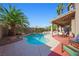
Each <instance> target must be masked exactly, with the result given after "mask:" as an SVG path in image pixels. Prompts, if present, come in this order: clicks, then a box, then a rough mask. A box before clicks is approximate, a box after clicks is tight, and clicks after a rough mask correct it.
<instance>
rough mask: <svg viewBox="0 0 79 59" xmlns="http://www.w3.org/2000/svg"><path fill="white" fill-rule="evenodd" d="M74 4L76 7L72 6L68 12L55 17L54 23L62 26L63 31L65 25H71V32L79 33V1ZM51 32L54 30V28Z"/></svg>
mask: <svg viewBox="0 0 79 59" xmlns="http://www.w3.org/2000/svg"><path fill="white" fill-rule="evenodd" d="M74 5H75V9H72V8H71V10H70V11H69V12H68V13H67V14H64V15H63V14H62V15H59V16H58V17H57V18H55V19H53V21H52V24H56V25H57V26H58V27H59V28H61V31H62V28H63V27H64V26H70V29H71V32H73V33H74V34H75V35H77V34H79V3H76V4H74ZM59 28H58V29H59ZM51 32H53V30H52V28H51Z"/></svg>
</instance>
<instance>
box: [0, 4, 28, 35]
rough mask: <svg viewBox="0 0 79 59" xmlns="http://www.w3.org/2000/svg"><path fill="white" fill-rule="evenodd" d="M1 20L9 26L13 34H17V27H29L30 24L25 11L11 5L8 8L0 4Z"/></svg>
mask: <svg viewBox="0 0 79 59" xmlns="http://www.w3.org/2000/svg"><path fill="white" fill-rule="evenodd" d="M0 22H1V23H2V24H4V26H7V27H8V29H9V30H10V32H11V33H12V35H15V31H16V27H19V26H20V27H27V26H28V25H29V22H28V20H27V17H26V16H25V15H24V13H23V12H22V11H21V10H20V9H17V8H15V6H11V5H9V6H8V8H5V7H4V6H0Z"/></svg>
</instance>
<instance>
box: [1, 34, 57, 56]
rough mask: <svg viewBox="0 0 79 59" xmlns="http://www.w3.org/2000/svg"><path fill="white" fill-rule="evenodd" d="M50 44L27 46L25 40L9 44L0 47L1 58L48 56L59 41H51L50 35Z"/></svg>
mask: <svg viewBox="0 0 79 59" xmlns="http://www.w3.org/2000/svg"><path fill="white" fill-rule="evenodd" d="M46 38H48V39H49V40H48V43H46V44H43V45H32V44H27V43H26V42H25V40H21V41H18V42H15V43H12V44H8V45H5V46H1V47H0V55H1V56H48V55H49V54H50V53H51V50H50V49H51V47H52V49H53V48H55V46H56V45H57V44H56V43H57V41H56V40H54V39H51V37H50V35H47V36H46Z"/></svg>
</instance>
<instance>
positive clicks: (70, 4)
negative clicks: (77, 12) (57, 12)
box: [67, 3, 75, 11]
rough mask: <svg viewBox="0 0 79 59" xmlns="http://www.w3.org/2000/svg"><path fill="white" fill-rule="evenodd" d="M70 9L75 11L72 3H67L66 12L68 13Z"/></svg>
mask: <svg viewBox="0 0 79 59" xmlns="http://www.w3.org/2000/svg"><path fill="white" fill-rule="evenodd" d="M71 6H72V7H71ZM71 8H73V9H75V5H74V3H68V6H67V10H68V11H70V9H71Z"/></svg>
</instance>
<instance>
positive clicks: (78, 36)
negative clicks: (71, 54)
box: [70, 35, 79, 44]
mask: <svg viewBox="0 0 79 59" xmlns="http://www.w3.org/2000/svg"><path fill="white" fill-rule="evenodd" d="M70 43H71V44H73V43H78V44H79V35H77V36H76V37H75V38H73V39H71V40H70Z"/></svg>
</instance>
